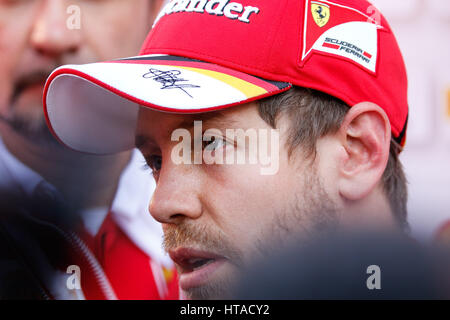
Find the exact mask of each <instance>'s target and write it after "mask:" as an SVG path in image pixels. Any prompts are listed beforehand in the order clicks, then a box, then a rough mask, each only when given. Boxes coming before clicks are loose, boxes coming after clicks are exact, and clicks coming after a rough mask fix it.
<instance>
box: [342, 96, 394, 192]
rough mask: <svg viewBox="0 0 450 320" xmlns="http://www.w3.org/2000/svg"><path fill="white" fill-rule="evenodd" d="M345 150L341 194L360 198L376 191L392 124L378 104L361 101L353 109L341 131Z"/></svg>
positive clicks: (384, 166) (385, 162)
mask: <svg viewBox="0 0 450 320" xmlns="http://www.w3.org/2000/svg"><path fill="white" fill-rule="evenodd" d="M338 135H339V139H340V141H341V143H342V145H343V147H344V150H345V157H343V161H342V162H340V164H339V184H338V187H339V193H340V195H341V196H342V197H344V198H345V199H347V200H360V199H362V198H364V197H366V196H367V195H368V194H370V193H371V191H372V190H374V189H375V188H376V187H377V185H378V183H379V182H380V180H381V177H382V175H383V172H384V170H385V168H386V165H387V162H388V159H389V149H390V143H391V125H390V122H389V119H388V117H387V115H386V113H385V112H384V110H383V109H381V108H380V107H379V106H378V105H376V104H373V103H370V102H362V103H359V104H357V105H355V106H353V107H351V108H350V110H349V111H348V113H347V115H346V116H345V119H344V121H343V123H342V125H341V127H340V129H339V132H338Z"/></svg>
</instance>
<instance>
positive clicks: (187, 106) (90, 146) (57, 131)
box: [44, 55, 291, 154]
mask: <svg viewBox="0 0 450 320" xmlns="http://www.w3.org/2000/svg"><path fill="white" fill-rule="evenodd" d="M290 87H291V85H290V84H289V83H285V82H277V81H270V80H265V79H261V78H258V77H254V76H251V75H249V74H246V73H242V72H239V71H236V70H233V69H229V68H225V67H222V66H219V65H216V64H212V63H208V62H203V61H199V60H193V59H187V58H182V57H176V56H169V55H150V56H139V57H133V58H127V59H121V60H115V61H109V62H101V63H92V64H85V65H67V66H63V67H60V68H58V69H56V70H55V71H54V72H53V73H52V74H51V75H50V77H49V78H48V80H47V82H46V85H45V89H44V111H45V115H46V119H47V123H48V125H49V128H50V130H51V131H52V133H53V134H54V135H55V136H56V138H57V139H58V140H59V141H60V142H61V143H63V144H65V145H66V146H67V147H69V148H71V149H74V150H77V151H82V152H86V153H95V154H111V153H116V152H120V151H124V150H128V149H131V148H132V147H133V146H134V131H135V126H136V120H137V114H138V110H139V107H148V108H152V109H156V110H160V111H165V112H174V113H199V112H207V111H214V110H218V109H223V108H225V107H230V106H233V105H238V104H243V103H247V102H250V101H253V100H257V99H261V98H264V97H267V96H271V95H274V94H277V93H280V92H282V91H285V90H287V89H289V88H290Z"/></svg>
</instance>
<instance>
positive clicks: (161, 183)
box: [149, 160, 203, 224]
mask: <svg viewBox="0 0 450 320" xmlns="http://www.w3.org/2000/svg"><path fill="white" fill-rule="evenodd" d="M168 162H170V160H169V161H168ZM162 168H163V169H161V172H160V174H159V178H158V182H157V184H156V189H155V191H154V193H153V197H152V200H151V201H150V206H149V211H150V214H151V215H152V216H153V217H154V218H155V219H156V220H157V221H159V222H161V223H170V224H177V223H180V222H181V221H183V220H184V219H197V218H199V217H200V216H201V215H202V210H203V209H202V201H201V196H200V195H201V192H200V187H201V183H202V182H201V178H200V177H199V175H198V174H197V172H196V171H197V170H196V168H194V165H185V164H179V165H176V164H173V163H171V164H163V167H162Z"/></svg>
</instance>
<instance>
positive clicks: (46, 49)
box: [30, 0, 82, 56]
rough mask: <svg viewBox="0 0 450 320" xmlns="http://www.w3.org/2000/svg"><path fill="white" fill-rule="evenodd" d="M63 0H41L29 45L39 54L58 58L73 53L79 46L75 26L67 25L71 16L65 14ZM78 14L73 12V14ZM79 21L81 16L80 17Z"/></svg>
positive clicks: (78, 36)
mask: <svg viewBox="0 0 450 320" xmlns="http://www.w3.org/2000/svg"><path fill="white" fill-rule="evenodd" d="M67 8H68V4H67V3H66V1H65V0H43V1H42V2H41V4H40V7H39V12H38V13H37V15H36V17H35V20H34V23H33V28H32V31H31V36H30V37H31V39H30V41H31V44H32V46H33V47H34V48H35V49H36V50H37V51H39V52H40V53H41V54H44V55H49V56H59V55H61V54H64V53H75V52H76V51H77V50H78V49H79V46H80V42H81V32H80V30H78V29H77V28H78V27H79V28H81V27H82V26H81V25H80V26H76V25H73V24H70V23H68V19H70V18H74V19H76V17H73V16H72V17H71V14H68V13H67ZM78 13H79V14H80V15H81V11H75V12H74V13H72V15H73V14H78ZM80 19H81V16H80Z"/></svg>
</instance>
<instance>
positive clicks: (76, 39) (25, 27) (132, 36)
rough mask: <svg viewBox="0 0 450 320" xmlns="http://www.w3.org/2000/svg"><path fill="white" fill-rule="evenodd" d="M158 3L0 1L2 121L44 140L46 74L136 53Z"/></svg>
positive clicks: (138, 0)
mask: <svg viewBox="0 0 450 320" xmlns="http://www.w3.org/2000/svg"><path fill="white" fill-rule="evenodd" d="M160 3H161V1H160V0H153V1H152V0H132V1H123V0H103V1H95V0H80V1H66V0H0V73H1V78H0V119H3V120H6V121H7V122H8V123H9V124H10V125H11V126H12V127H13V128H15V129H16V130H17V131H19V132H20V133H22V134H23V135H25V136H27V137H29V138H32V139H35V140H38V141H39V140H44V141H45V140H46V139H47V138H49V137H50V135H49V134H48V130H47V127H46V125H45V121H44V118H43V111H42V91H43V86H44V83H45V79H46V78H47V77H48V75H49V74H50V72H51V71H52V70H53V69H54V68H56V67H58V66H60V65H62V64H78V63H89V62H94V61H99V60H109V59H114V58H118V57H125V56H131V55H135V54H137V52H138V50H139V47H140V44H141V43H142V41H143V39H144V38H145V35H146V33H147V32H148V30H149V29H150V27H151V23H152V19H153V17H154V14H156V13H157V12H156V10H157V8H156V7H157V6H158V5H159V4H160ZM73 5H75V6H73ZM52 140H53V139H52Z"/></svg>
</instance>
